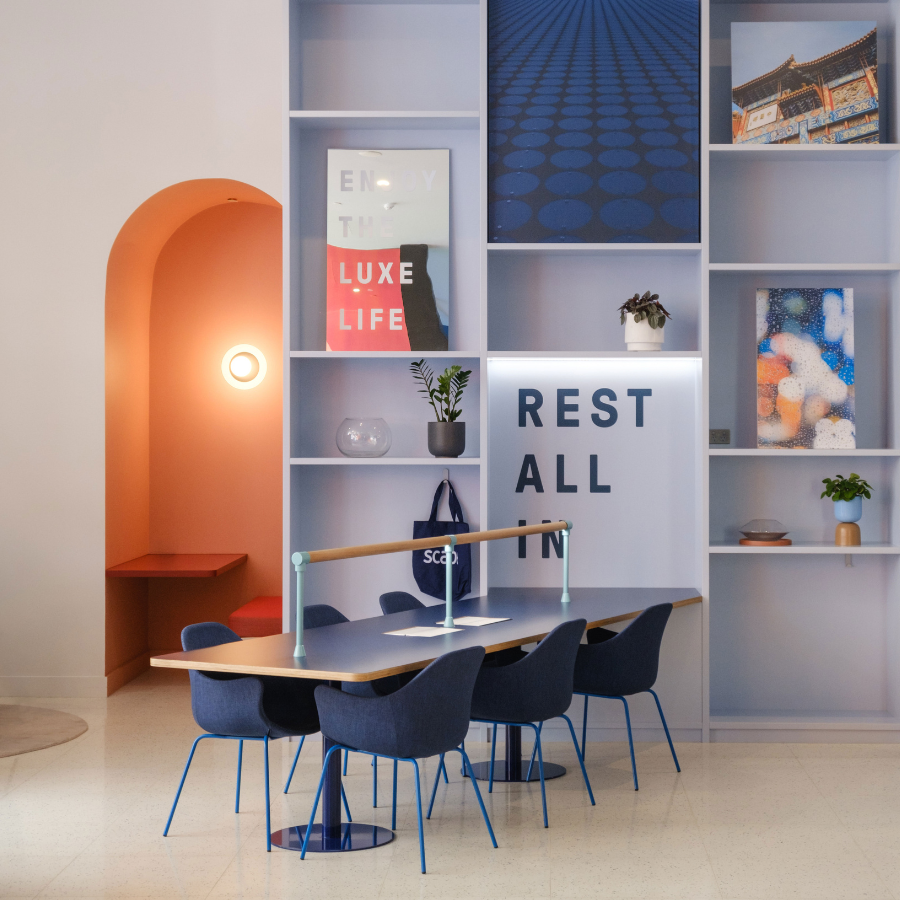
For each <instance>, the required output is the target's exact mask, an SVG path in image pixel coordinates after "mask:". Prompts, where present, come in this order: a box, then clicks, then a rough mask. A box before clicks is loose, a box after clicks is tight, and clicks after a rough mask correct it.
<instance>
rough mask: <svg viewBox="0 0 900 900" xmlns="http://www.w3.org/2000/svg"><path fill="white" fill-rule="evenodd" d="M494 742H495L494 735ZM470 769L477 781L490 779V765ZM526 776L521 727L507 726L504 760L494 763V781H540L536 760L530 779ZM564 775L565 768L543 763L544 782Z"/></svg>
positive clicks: (526, 763) (477, 765) (481, 763)
mask: <svg viewBox="0 0 900 900" xmlns="http://www.w3.org/2000/svg"><path fill="white" fill-rule="evenodd" d="M529 730H530V729H529ZM494 740H495V741H496V740H497V736H496V735H494ZM472 769H473V771H474V772H475V777H476V778H477V779H478V780H479V781H488V780H489V779H490V775H491V764H490V763H489V762H477V763H472ZM527 774H528V761H527V760H524V759H522V726H521V725H507V726H506V759H505V760H503V761H499V762H498V761H495V762H494V781H506V782H510V781H518V782H524V781H540V780H541V776H540V773H539V772H538V764H537V759H535V761H534V765H533V766H532V767H531V778H526V777H525V776H526V775H527ZM565 774H566V768H565V766H558V765H556V763H549V762H545V763H544V781H548V780H549V779H550V778H559V777H560V775H565Z"/></svg>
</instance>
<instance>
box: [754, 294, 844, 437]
mask: <svg viewBox="0 0 900 900" xmlns="http://www.w3.org/2000/svg"><path fill="white" fill-rule="evenodd" d="M756 340H757V344H758V355H757V360H756V391H757V394H756V398H757V399H756V404H757V444H758V446H759V447H773V448H774V447H781V448H788V449H794V450H809V449H815V450H844V449H853V448H855V447H856V414H855V403H854V399H855V398H854V383H853V369H854V365H853V363H854V349H853V291H852V290H851V289H850V288H767V289H761V290H758V291H757V292H756Z"/></svg>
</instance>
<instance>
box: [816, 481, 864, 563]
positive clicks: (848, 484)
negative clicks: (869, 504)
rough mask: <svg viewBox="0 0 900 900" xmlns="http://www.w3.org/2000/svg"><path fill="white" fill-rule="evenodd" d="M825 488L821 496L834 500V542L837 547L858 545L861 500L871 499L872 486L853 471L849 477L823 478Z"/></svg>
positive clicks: (859, 540) (859, 541)
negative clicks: (836, 523)
mask: <svg viewBox="0 0 900 900" xmlns="http://www.w3.org/2000/svg"><path fill="white" fill-rule="evenodd" d="M822 484H824V485H825V490H824V491H822V494H821V496H820V498H819V499H821V498H822V497H831V499H832V500H834V515H835V518H837V520H838V526H837V528H836V529H835V532H834V543H835V545H836V546H838V547H858V546H859V545H860V543H861V539H860V533H859V525H857V524H856V523H857V522H858V521H859V520H860V519H861V518H862V501H863V497H865V498H866V500H871V499H872V486H871V485H870V484H869V483H868V482H867V481H866V480H865V479H863V478H860V477H859V475H857V474H856V473H855V472H851V473H850V477H849V478H844V476H843V475H836V476H835V477H834V478H823V479H822Z"/></svg>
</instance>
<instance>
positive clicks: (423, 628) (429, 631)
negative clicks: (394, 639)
mask: <svg viewBox="0 0 900 900" xmlns="http://www.w3.org/2000/svg"><path fill="white" fill-rule="evenodd" d="M451 631H462V628H431V627H430V626H428V625H416V626H415V627H413V628H401V629H400V630H399V631H386V632H385V634H396V635H399V636H400V637H437V636H438V635H439V634H449V633H450V632H451Z"/></svg>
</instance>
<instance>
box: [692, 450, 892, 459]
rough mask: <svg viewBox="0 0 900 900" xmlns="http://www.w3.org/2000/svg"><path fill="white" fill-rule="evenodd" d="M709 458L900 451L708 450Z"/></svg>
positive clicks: (881, 454) (881, 453)
mask: <svg viewBox="0 0 900 900" xmlns="http://www.w3.org/2000/svg"><path fill="white" fill-rule="evenodd" d="M709 455H710V456H791V457H793V458H795V459H802V458H804V457H807V456H835V457H838V458H847V459H850V458H853V457H857V456H900V450H782V449H781V448H779V449H774V450H759V449H756V448H753V449H750V448H747V449H743V448H741V449H735V450H726V449H722V450H713V449H712V448H710V450H709Z"/></svg>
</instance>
